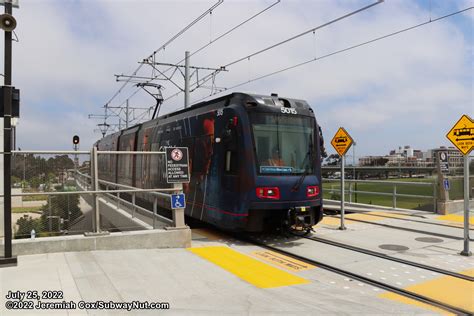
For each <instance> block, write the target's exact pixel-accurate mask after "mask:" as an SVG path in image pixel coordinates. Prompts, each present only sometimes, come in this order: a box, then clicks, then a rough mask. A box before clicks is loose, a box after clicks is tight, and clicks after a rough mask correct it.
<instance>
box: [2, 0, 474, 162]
mask: <svg viewBox="0 0 474 316" xmlns="http://www.w3.org/2000/svg"><path fill="white" fill-rule="evenodd" d="M216 2H217V0H188V1H184V0H175V1H171V0H166V1H165V0H155V1H151V0H135V1H132V0H114V1H113V0H96V1H92V0H75V1H73V0H30V1H25V0H23V1H21V0H20V8H19V9H14V16H15V17H16V19H17V22H18V26H17V28H16V30H15V33H16V36H17V38H18V42H14V43H13V85H14V86H15V87H17V88H20V90H21V113H20V119H19V122H18V126H17V146H18V147H20V148H22V149H23V150H27V149H44V150H69V149H71V148H72V137H73V135H76V134H77V135H79V136H80V137H81V144H80V149H82V150H89V149H90V148H91V146H92V144H93V143H94V142H95V141H96V140H98V139H99V138H101V134H100V132H99V131H98V127H97V124H99V123H103V119H89V118H88V115H89V114H97V115H101V114H104V105H105V104H106V103H108V104H109V105H110V106H112V107H116V106H120V105H123V104H124V103H125V100H126V99H127V98H129V97H130V96H131V95H132V94H133V93H135V92H136V91H137V90H139V89H138V88H136V87H135V86H133V84H128V85H126V86H125V87H124V88H123V89H122V90H121V92H120V93H119V94H118V95H117V96H116V97H114V98H112V96H114V95H115V94H116V92H117V91H118V89H119V88H120V87H121V86H122V84H123V83H122V82H116V80H115V76H114V74H128V75H130V74H132V73H133V72H134V71H135V70H136V69H137V67H138V66H139V63H138V62H139V61H141V60H143V59H144V58H147V57H148V56H150V55H151V54H152V53H153V51H155V50H157V49H158V48H160V47H161V46H162V45H163V44H164V43H166V42H167V41H168V40H169V39H170V38H172V37H173V36H174V35H175V34H177V33H178V32H179V31H180V30H182V29H183V28H184V27H185V26H186V25H188V24H189V23H191V22H192V21H193V20H194V19H196V18H197V17H199V16H200V15H201V14H202V13H203V12H205V11H206V10H207V9H209V8H210V7H211V6H213V5H214V4H215V3H216ZM275 2H278V1H276V0H273V1H272V0H261V1H257V0H239V1H237V0H234V1H230V0H224V2H223V3H222V4H220V5H219V6H217V7H216V8H215V9H214V10H213V11H212V14H207V15H206V16H205V17H204V18H202V19H201V20H199V21H198V22H197V23H196V24H195V25H194V26H193V27H191V28H190V29H189V30H188V31H186V32H184V33H183V34H182V35H181V36H179V37H178V38H177V39H176V40H174V41H172V42H171V43H170V44H169V45H167V46H166V47H165V49H164V50H160V51H158V52H157V53H156V55H155V61H156V62H162V63H176V62H180V61H181V60H182V59H183V58H184V52H185V51H190V52H191V53H193V52H195V51H197V50H198V49H199V48H201V47H202V46H204V45H206V44H209V43H211V44H210V45H209V46H207V47H206V48H205V49H203V50H202V51H200V52H198V53H196V54H193V55H192V57H191V59H190V62H191V65H192V66H199V67H209V68H219V67H220V66H222V65H226V64H229V63H231V62H232V61H235V60H238V59H240V58H242V57H245V56H248V55H250V54H252V53H254V52H257V51H259V50H261V49H263V48H266V47H269V46H271V45H273V44H275V43H278V42H281V41H283V40H285V39H288V38H290V37H292V36H294V35H296V34H299V33H302V32H305V31H307V30H310V29H312V28H315V27H317V26H320V25H323V24H325V23H327V22H329V21H331V20H334V19H336V18H338V17H340V16H343V15H345V14H347V13H350V12H352V11H355V10H358V9H360V8H362V7H365V6H367V5H369V4H372V3H375V2H376V0H282V1H280V2H279V3H277V4H276V5H274V6H273V7H271V9H268V10H267V11H265V12H264V13H262V14H261V15H259V16H258V17H256V18H255V19H252V20H251V21H249V22H248V23H245V24H244V25H242V26H241V27H239V28H237V29H235V30H234V31H232V32H230V33H229V34H228V35H226V36H224V37H222V38H220V39H219V40H216V38H218V37H219V36H220V35H222V34H224V33H225V32H226V31H228V30H230V29H231V28H233V27H234V26H236V25H238V24H239V23H241V22H243V21H245V20H246V19H248V18H249V17H251V16H253V15H254V14H256V13H258V12H260V11H261V10H263V9H264V8H266V7H268V6H270V5H271V4H273V3H275ZM473 6H474V0H386V1H385V2H383V3H381V4H378V5H375V6H373V7H371V8H369V9H367V10H365V11H363V12H360V13H358V14H356V15H353V16H350V17H348V18H345V19H343V20H341V21H339V22H337V23H334V24H331V25H328V26H326V27H323V28H320V29H318V30H316V31H315V32H314V33H312V32H310V33H309V34H308V35H305V36H302V37H300V38H298V39H296V40H293V41H290V42H288V43H286V44H284V45H281V46H278V47H276V48H274V49H272V50H269V51H267V52H264V53H262V54H259V55H257V56H253V57H251V58H250V59H245V60H243V61H242V62H239V63H236V64H234V65H232V66H229V67H228V68H227V70H228V71H227V72H221V73H219V74H218V75H217V76H216V78H215V85H216V86H218V87H225V88H228V87H233V86H235V85H237V84H239V83H245V82H248V81H250V82H248V83H247V84H244V85H241V86H239V87H237V88H235V89H227V90H226V91H225V92H223V93H221V94H216V95H214V96H210V94H211V90H210V89H207V88H200V89H196V90H195V91H194V92H193V93H192V94H191V102H197V101H198V100H201V99H203V98H205V97H208V98H207V99H206V100H208V99H211V98H213V97H219V96H222V95H224V94H227V93H230V92H233V91H241V92H250V93H258V94H270V93H278V94H279V95H280V96H283V97H291V98H297V99H304V100H306V101H307V102H308V103H309V104H310V105H311V106H312V107H313V109H314V110H315V113H316V117H317V120H318V123H319V124H320V125H321V127H322V130H323V133H324V136H325V138H326V143H327V144H328V145H327V150H328V153H329V154H331V153H335V151H334V149H333V148H330V147H331V146H330V145H329V143H330V139H331V138H332V137H333V135H334V134H335V132H336V130H337V129H338V128H339V127H341V126H342V127H344V128H346V130H347V131H348V132H349V133H350V135H351V136H352V137H353V139H354V140H355V141H356V144H357V146H356V149H355V150H356V156H362V155H384V154H388V152H389V151H390V150H391V149H396V148H398V147H399V146H404V145H410V146H412V147H413V148H415V149H421V150H427V149H430V148H436V147H439V146H446V145H449V143H448V140H447V139H446V137H445V135H446V133H447V132H448V131H449V130H450V129H451V127H452V125H454V123H455V122H456V121H457V120H458V118H459V117H460V116H461V115H462V114H468V115H470V116H471V117H474V98H473V91H474V81H473V73H474V62H473V60H474V59H473V54H474V42H473V29H474V28H473V25H474V24H473V23H474V9H471V10H468V11H466V12H464V13H461V14H457V15H454V16H451V17H448V18H445V19H442V20H439V21H435V22H432V23H428V24H426V25H425V26H422V27H419V28H416V29H413V30H411V31H407V32H404V33H400V34H398V35H395V36H392V37H388V38H385V39H383V40H379V41H376V42H373V43H371V44H368V45H364V46H361V47H358V48H355V49H351V50H348V51H345V52H341V53H338V54H335V55H331V56H329V57H326V58H322V59H317V60H316V61H314V62H310V63H307V64H305V65H303V66H301V67H297V68H294V69H291V70H289V71H285V72H281V73H279V74H276V75H273V76H269V77H266V78H263V79H261V80H255V81H253V79H254V78H258V77H261V76H263V75H266V74H269V73H272V72H275V71H277V70H280V69H283V68H286V67H290V66H293V65H296V64H299V63H302V62H304V61H307V60H310V59H314V58H318V57H321V56H325V55H328V54H330V53H333V52H336V51H339V50H341V49H344V48H347V47H351V46H354V45H357V44H360V43H363V42H366V41H369V40H372V39H375V38H378V37H381V36H383V35H386V34H390V33H393V32H396V31H399V30H402V29H405V28H408V27H411V26H414V25H418V24H420V23H424V22H428V21H430V19H431V20H435V19H437V18H438V17H441V16H444V15H447V14H450V13H453V12H456V11H459V10H462V9H466V8H470V7H471V8H472V7H473ZM1 42H2V43H1V45H0V49H1V51H2V52H3V41H1ZM160 69H162V70H163V69H166V68H160ZM0 72H2V73H3V71H0ZM208 73H209V71H205V70H200V71H199V73H198V74H199V77H200V78H202V77H203V76H205V75H206V74H208ZM154 74H155V72H153V70H152V68H151V67H150V66H149V65H144V66H143V67H141V68H140V70H139V72H138V73H137V75H139V76H151V75H154ZM169 74H171V72H170V73H169ZM0 80H1V77H0ZM173 80H174V82H175V83H176V84H177V85H180V86H181V85H182V83H183V79H182V76H181V74H180V73H179V72H178V73H175V74H174V77H173ZM193 80H195V77H193ZM158 83H159V84H162V85H163V87H164V89H163V90H162V93H163V96H164V98H165V99H168V98H169V99H168V100H166V101H165V102H164V104H163V106H162V109H161V112H160V113H161V114H164V113H167V112H172V111H175V110H177V109H180V108H182V107H183V102H184V96H183V94H180V95H178V96H175V97H171V96H173V95H174V94H175V93H176V92H177V91H178V90H177V88H176V87H175V86H174V85H173V84H172V83H170V82H165V81H159V82H158ZM170 97H171V98H170ZM129 104H130V107H142V108H146V107H150V106H152V105H153V104H154V100H153V98H152V97H151V96H149V95H148V94H147V93H146V92H144V91H143V90H139V91H138V92H137V93H136V94H134V96H133V97H131V98H129ZM138 114H139V111H136V112H135V113H134V114H133V113H131V117H134V116H135V117H136V116H138ZM107 123H110V124H112V123H117V118H111V119H109V121H108V122H107ZM94 130H95V131H94Z"/></svg>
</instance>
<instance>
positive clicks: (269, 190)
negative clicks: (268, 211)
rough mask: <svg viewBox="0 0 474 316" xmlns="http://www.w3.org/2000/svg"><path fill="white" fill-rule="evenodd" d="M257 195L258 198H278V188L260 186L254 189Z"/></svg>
mask: <svg viewBox="0 0 474 316" xmlns="http://www.w3.org/2000/svg"><path fill="white" fill-rule="evenodd" d="M256 193H257V197H258V198H260V199H273V200H279V199H280V189H279V188H278V187H261V188H257V189H256Z"/></svg>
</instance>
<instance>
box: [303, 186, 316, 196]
mask: <svg viewBox="0 0 474 316" xmlns="http://www.w3.org/2000/svg"><path fill="white" fill-rule="evenodd" d="M318 195H319V186H317V185H311V186H308V187H306V196H307V197H315V196H318Z"/></svg>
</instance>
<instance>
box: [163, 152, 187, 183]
mask: <svg viewBox="0 0 474 316" xmlns="http://www.w3.org/2000/svg"><path fill="white" fill-rule="evenodd" d="M166 181H167V182H168V183H187V182H189V155H188V148H186V147H166Z"/></svg>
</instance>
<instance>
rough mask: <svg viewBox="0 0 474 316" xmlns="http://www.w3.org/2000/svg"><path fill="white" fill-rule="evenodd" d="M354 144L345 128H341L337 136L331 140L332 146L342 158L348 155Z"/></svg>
mask: <svg viewBox="0 0 474 316" xmlns="http://www.w3.org/2000/svg"><path fill="white" fill-rule="evenodd" d="M353 142H354V141H353V140H352V137H351V136H350V135H349V133H348V132H347V131H346V130H345V129H344V127H339V129H338V130H337V132H336V135H334V137H333V138H332V140H331V144H332V146H333V147H334V149H335V150H336V151H337V153H338V154H339V155H340V156H344V155H345V154H346V152H347V150H349V148H350V147H351V145H352V143H353Z"/></svg>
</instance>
